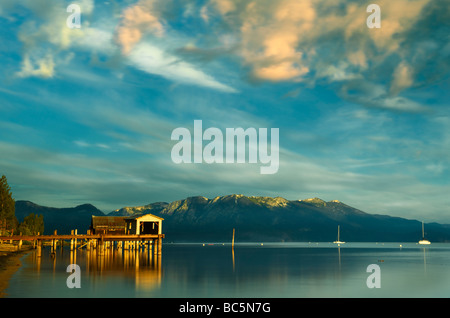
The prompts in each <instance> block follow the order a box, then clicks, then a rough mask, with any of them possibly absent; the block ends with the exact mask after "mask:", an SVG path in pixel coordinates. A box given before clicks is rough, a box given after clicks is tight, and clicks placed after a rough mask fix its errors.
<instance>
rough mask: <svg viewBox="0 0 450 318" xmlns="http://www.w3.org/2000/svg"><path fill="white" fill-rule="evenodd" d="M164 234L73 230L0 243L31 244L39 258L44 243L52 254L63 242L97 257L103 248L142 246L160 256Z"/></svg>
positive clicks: (2, 238)
mask: <svg viewBox="0 0 450 318" xmlns="http://www.w3.org/2000/svg"><path fill="white" fill-rule="evenodd" d="M163 238H164V234H90V231H88V233H87V234H77V230H73V231H72V233H71V234H60V235H58V234H56V231H55V232H54V234H52V235H11V236H0V243H2V242H3V241H9V242H10V243H12V242H13V241H18V245H17V249H18V250H20V249H21V248H22V244H23V242H24V241H28V242H31V243H32V244H33V247H34V248H36V249H37V256H39V257H40V256H41V250H42V246H43V245H44V243H45V242H49V243H50V246H51V248H52V253H54V252H55V251H56V248H57V246H58V243H59V246H61V247H62V246H63V245H64V242H68V241H70V250H71V251H72V250H74V249H76V248H83V247H85V248H94V249H97V253H98V255H100V256H101V255H104V251H105V248H113V247H114V245H116V247H117V248H123V249H136V250H137V249H139V247H140V246H142V245H144V246H147V247H148V248H151V249H153V253H154V254H161V250H162V239H163Z"/></svg>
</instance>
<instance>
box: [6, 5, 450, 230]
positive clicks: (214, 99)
mask: <svg viewBox="0 0 450 318" xmlns="http://www.w3.org/2000/svg"><path fill="white" fill-rule="evenodd" d="M372 2H373V3H376V4H378V5H379V6H380V8H381V28H379V29H369V28H368V27H367V25H366V19H367V17H368V16H369V14H370V13H367V12H366V7H367V6H368V5H369V4H370V3H372ZM372 2H367V3H365V2H364V1H344V0H340V1H333V2H331V1H326V0H316V1H312V0H304V1H299V0H283V1H282V0H270V1H269V0H258V1H243V0H242V1H239V0H235V1H232V0H203V1H200V0H199V1H175V0H164V1H163V0H139V1H92V0H83V1H56V0H55V1H53V0H19V1H13V0H4V1H2V2H1V4H0V22H1V23H0V37H1V41H0V57H1V60H2V63H0V70H1V74H3V76H2V78H1V84H0V101H1V102H0V173H1V174H4V175H6V177H7V178H8V182H9V184H10V186H11V188H12V190H13V195H14V197H15V199H16V200H30V201H33V202H35V203H37V204H41V205H47V206H56V207H70V206H75V205H78V204H82V203H86V202H88V203H92V204H94V205H95V206H97V207H98V208H100V209H101V210H103V211H104V212H110V211H112V210H114V209H117V208H120V207H123V206H137V205H144V204H148V203H151V202H156V201H168V202H170V201H174V200H179V199H183V198H185V197H188V196H196V195H202V196H205V197H208V198H214V197H216V196H219V195H227V194H232V193H239V194H244V195H256V196H259V195H261V196H282V197H285V198H286V199H290V200H298V199H306V198H310V197H319V198H322V199H324V200H327V201H328V200H334V199H337V200H340V201H342V202H344V203H346V204H348V205H351V206H354V207H356V208H360V209H362V210H364V211H366V212H369V213H379V214H389V215H395V216H401V217H407V218H415V219H419V220H424V221H438V222H450V213H449V210H448V206H449V204H450V196H449V195H448V194H449V193H450V185H449V180H450V179H449V169H448V168H449V166H448V163H449V159H450V110H449V107H448V106H449V101H450V98H449V94H450V93H449V89H448V87H449V74H450V73H449V70H450V41H449V40H450V35H449V34H450V32H449V31H450V26H449V24H450V22H449V21H450V9H449V6H448V3H446V2H445V1H431V0H396V1H387V0H383V1H376V2H375V1H372ZM71 3H75V4H78V5H79V6H80V8H81V28H79V29H76V28H75V29H72V28H69V27H68V26H67V25H66V20H67V18H68V16H69V15H70V13H68V12H66V8H67V6H68V5H69V4H71ZM195 119H199V120H202V122H203V127H204V129H206V128H208V127H217V128H219V129H221V130H223V131H225V129H226V128H236V127H243V128H248V127H254V128H256V129H258V128H279V132H280V137H279V138H280V139H279V143H280V144H279V146H280V153H279V156H280V167H279V170H278V172H277V173H276V174H272V175H262V174H260V170H259V168H260V164H249V163H246V164H206V163H203V164H179V165H177V164H175V163H173V162H172V160H171V157H170V154H171V149H172V147H173V146H174V144H175V143H176V142H174V141H173V140H171V133H172V131H173V130H174V129H175V128H177V127H186V128H188V129H190V130H191V131H192V129H193V123H194V120H195Z"/></svg>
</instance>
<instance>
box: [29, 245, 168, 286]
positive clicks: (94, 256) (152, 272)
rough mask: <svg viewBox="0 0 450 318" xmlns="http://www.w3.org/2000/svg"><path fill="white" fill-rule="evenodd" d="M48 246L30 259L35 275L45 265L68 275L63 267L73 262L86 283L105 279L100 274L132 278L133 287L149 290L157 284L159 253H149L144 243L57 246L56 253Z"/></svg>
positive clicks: (109, 276) (160, 259)
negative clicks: (114, 245) (143, 245)
mask: <svg viewBox="0 0 450 318" xmlns="http://www.w3.org/2000/svg"><path fill="white" fill-rule="evenodd" d="M46 250H47V249H46ZM48 250H49V251H48V254H49V255H48V256H47V255H45V254H47V253H45V252H44V253H43V255H42V257H40V256H37V253H34V257H33V260H32V263H33V264H34V266H33V268H34V271H35V272H36V274H37V275H38V276H39V273H40V271H41V270H45V269H46V268H49V269H50V270H51V271H52V272H53V275H55V273H56V274H60V275H61V274H63V275H64V276H65V275H69V274H68V273H66V272H65V269H66V267H67V266H68V265H69V264H77V265H79V266H80V268H81V277H82V279H88V280H89V284H90V285H91V284H92V285H95V284H96V283H100V282H102V281H103V282H105V280H104V278H107V279H109V278H119V277H121V278H125V279H126V280H128V281H133V282H134V284H135V288H136V289H139V290H144V291H149V290H153V289H157V288H159V287H160V286H161V281H162V270H161V261H162V254H156V253H153V252H152V249H151V248H148V247H140V248H133V249H131V248H130V249H124V248H117V247H114V248H113V247H111V248H105V249H104V250H102V251H100V250H99V249H96V248H87V249H74V250H70V249H68V248H61V249H60V251H57V252H56V253H55V251H54V250H50V249H48ZM62 271H64V272H63V273H62Z"/></svg>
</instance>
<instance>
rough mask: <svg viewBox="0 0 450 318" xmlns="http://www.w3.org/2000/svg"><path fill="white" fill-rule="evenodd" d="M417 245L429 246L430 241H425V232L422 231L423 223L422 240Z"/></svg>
mask: <svg viewBox="0 0 450 318" xmlns="http://www.w3.org/2000/svg"><path fill="white" fill-rule="evenodd" d="M419 244H421V245H429V244H431V243H430V241H428V240H426V239H425V231H424V229H423V222H422V239H421V240H420V241H419Z"/></svg>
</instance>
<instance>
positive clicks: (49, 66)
mask: <svg viewBox="0 0 450 318" xmlns="http://www.w3.org/2000/svg"><path fill="white" fill-rule="evenodd" d="M54 69H55V63H54V61H53V57H52V55H51V54H47V55H46V56H45V57H42V58H36V57H30V56H28V55H26V56H25V57H24V59H23V61H22V68H21V70H20V71H19V72H17V73H16V76H18V77H43V78H50V77H53V75H54Z"/></svg>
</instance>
